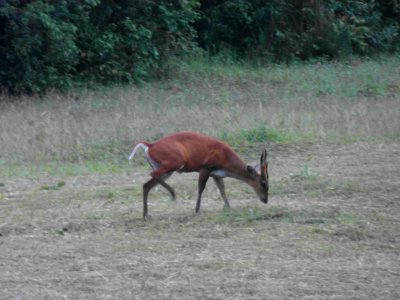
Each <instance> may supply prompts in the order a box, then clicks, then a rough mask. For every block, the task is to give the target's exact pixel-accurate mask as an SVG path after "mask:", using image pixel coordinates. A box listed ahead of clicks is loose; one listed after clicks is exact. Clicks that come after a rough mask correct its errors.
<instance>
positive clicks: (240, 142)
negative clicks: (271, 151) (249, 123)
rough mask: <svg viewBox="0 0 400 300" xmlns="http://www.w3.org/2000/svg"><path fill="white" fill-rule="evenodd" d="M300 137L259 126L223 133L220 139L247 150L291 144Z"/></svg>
mask: <svg viewBox="0 0 400 300" xmlns="http://www.w3.org/2000/svg"><path fill="white" fill-rule="evenodd" d="M297 137H298V136H295V135H294V134H290V133H287V132H283V131H279V130H277V129H274V128H270V127H268V126H267V125H264V124H262V125H259V126H257V127H254V128H245V129H238V130H237V131H233V132H222V133H220V134H219V135H218V138H220V139H221V140H223V141H225V142H227V143H228V144H230V145H231V146H233V147H235V148H245V147H246V148H247V147H251V146H253V145H254V144H259V143H266V142H276V143H289V142H294V141H296V140H297Z"/></svg>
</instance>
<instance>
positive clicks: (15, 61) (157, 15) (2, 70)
mask: <svg viewBox="0 0 400 300" xmlns="http://www.w3.org/2000/svg"><path fill="white" fill-rule="evenodd" d="M196 4H197V2H196V1H179V0H175V1H167V0H165V1H152V0H141V1H132V2H129V3H126V2H125V1H106V0H84V1H80V2H79V3H76V2H73V1H65V0H61V1H44V0H32V1H7V0H2V1H0V87H1V88H2V89H6V90H7V91H9V92H12V93H20V92H33V93H36V92H41V91H44V90H46V89H48V88H58V89H65V88H68V87H70V86H71V85H72V84H73V83H74V82H75V83H76V82H78V81H80V82H86V83H88V82H100V83H111V82H133V81H140V80H144V79H146V78H148V77H149V76H150V75H152V73H153V72H154V70H156V69H159V68H160V67H162V65H163V63H164V60H165V58H166V57H168V56H171V55H177V54H179V53H180V52H182V51H184V50H187V49H188V48H190V47H192V45H193V37H194V30H193V29H192V27H191V26H190V23H191V22H193V21H194V20H196V17H197V13H196V12H195V10H194V8H195V7H196Z"/></svg>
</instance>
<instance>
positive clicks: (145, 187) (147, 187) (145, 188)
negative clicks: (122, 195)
mask: <svg viewBox="0 0 400 300" xmlns="http://www.w3.org/2000/svg"><path fill="white" fill-rule="evenodd" d="M158 183H159V182H158V180H157V179H156V178H152V179H150V180H149V181H147V182H146V183H145V184H143V219H146V218H147V196H148V195H149V192H150V190H151V189H152V188H153V187H155V186H156V185H157V184H158Z"/></svg>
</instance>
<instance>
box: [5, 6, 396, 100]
mask: <svg viewBox="0 0 400 300" xmlns="http://www.w3.org/2000/svg"><path fill="white" fill-rule="evenodd" d="M399 31H400V4H399V2H398V1H395V0H390V1H383V0H367V1H358V0H345V1H338V0H324V1H314V0H304V1H298V0H290V1H278V0H254V1H249V0H223V1H212V0H162V1H154V0H138V1H128V2H127V1H122V0H117V1H108V0H82V1H78V2H76V1H66V0H57V1H55V0H52V1H44V0H29V1H22V0H15V1H11V0H0V89H2V90H6V91H8V92H11V93H24V92H28V93H40V92H43V91H45V90H47V89H50V88H56V89H64V90H65V89H68V88H69V87H71V86H72V85H77V84H78V83H79V84H84V85H88V84H91V83H101V84H109V83H131V82H141V81H144V80H149V79H151V78H158V77H161V76H164V75H165V73H166V72H167V71H168V64H167V62H168V60H169V58H170V57H173V56H178V57H179V56H180V55H181V54H182V53H187V52H188V51H189V50H192V49H195V48H196V42H198V45H200V47H202V48H204V49H206V50H207V51H208V52H209V53H211V54H218V55H219V56H229V59H231V60H237V59H241V58H252V59H254V58H255V59H256V61H258V60H261V62H265V61H267V62H269V61H271V60H275V61H291V60H293V59H298V58H300V59H309V58H312V57H328V58H334V57H346V56H349V55H370V54H373V53H375V52H382V51H383V52H395V51H399V50H400V34H399ZM197 36H198V39H197V41H196V37H197Z"/></svg>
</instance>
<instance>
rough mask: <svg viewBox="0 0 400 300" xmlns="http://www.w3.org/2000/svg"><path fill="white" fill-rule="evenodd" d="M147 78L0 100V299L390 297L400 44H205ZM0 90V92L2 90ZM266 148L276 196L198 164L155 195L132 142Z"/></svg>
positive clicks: (397, 272) (251, 151) (398, 239)
mask: <svg viewBox="0 0 400 300" xmlns="http://www.w3.org/2000/svg"><path fill="white" fill-rule="evenodd" d="M172 77H173V78H170V79H167V80H164V81H162V82H155V83H149V84H145V85H143V86H141V87H114V88H107V89H101V90H98V91H73V92H70V93H69V94H67V95H60V94H58V93H50V94H48V95H46V96H44V97H43V98H42V99H37V101H35V102H32V101H30V99H28V98H19V99H12V101H13V102H12V104H7V103H6V102H5V101H2V102H1V104H0V106H1V107H0V270H1V272H0V299H398V298H399V297H400V289H399V288H398V282H399V281H400V264H399V261H400V250H399V249H400V222H399V220H400V196H399V195H400V188H399V184H398V178H399V177H400V160H399V157H400V139H399V137H400V135H399V132H400V84H399V83H400V59H399V58H398V57H384V58H380V59H375V60H364V61H363V60H353V61H348V62H334V63H333V62H331V63H308V64H298V65H292V66H283V65H278V66H269V67H263V68H261V67H258V68H254V67H253V68H251V67H249V66H247V65H229V64H228V65H223V64H218V63H209V62H206V61H201V60H197V61H194V62H190V63H187V62H185V63H182V64H181V65H180V66H179V67H177V68H176V71H175V73H174V76H172ZM2 100H9V99H6V96H3V98H2ZM179 130H196V131H201V132H203V133H206V134H210V135H213V136H216V137H219V138H222V139H224V140H226V141H227V142H229V143H230V144H232V145H233V146H234V148H235V149H236V150H237V151H238V152H239V153H240V154H241V156H243V158H244V159H245V160H246V161H248V162H249V163H255V162H257V160H258V159H259V155H260V154H261V150H262V149H263V148H264V147H267V148H268V150H269V168H270V171H269V172H270V186H271V188H270V202H269V203H268V204H267V205H265V204H263V203H261V202H260V201H259V200H257V199H256V196H255V195H254V194H253V192H252V191H251V190H250V189H249V188H248V187H247V186H245V185H243V184H242V183H240V182H238V181H235V180H231V179H228V180H227V181H226V188H227V194H228V198H229V199H230V203H231V206H232V209H231V210H228V211H226V210H223V209H222V207H223V201H222V199H221V198H220V196H219V193H218V191H217V188H216V187H215V186H214V185H213V182H210V183H209V184H208V186H207V188H206V190H205V193H204V195H203V202H202V209H201V212H200V214H198V215H195V214H194V206H195V198H196V191H197V177H196V174H176V175H174V176H172V177H171V178H170V179H169V183H170V184H171V185H172V186H173V187H175V188H176V191H177V194H178V195H177V201H176V202H173V201H171V200H170V199H169V195H168V193H167V192H165V190H162V189H155V190H154V191H152V193H151V194H150V197H149V212H150V215H151V216H152V218H151V219H150V220H149V221H146V222H144V221H143V220H142V200H141V199H142V198H141V197H142V184H143V183H144V182H145V181H146V180H148V178H149V175H148V174H149V167H148V166H147V165H146V164H145V163H144V158H143V157H142V156H140V155H139V156H137V157H135V159H134V161H133V162H132V163H128V162H127V156H128V155H129V153H130V151H131V149H132V145H133V143H134V141H136V140H139V139H148V140H154V139H157V138H158V137H161V136H163V135H165V134H168V133H171V132H174V131H179Z"/></svg>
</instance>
